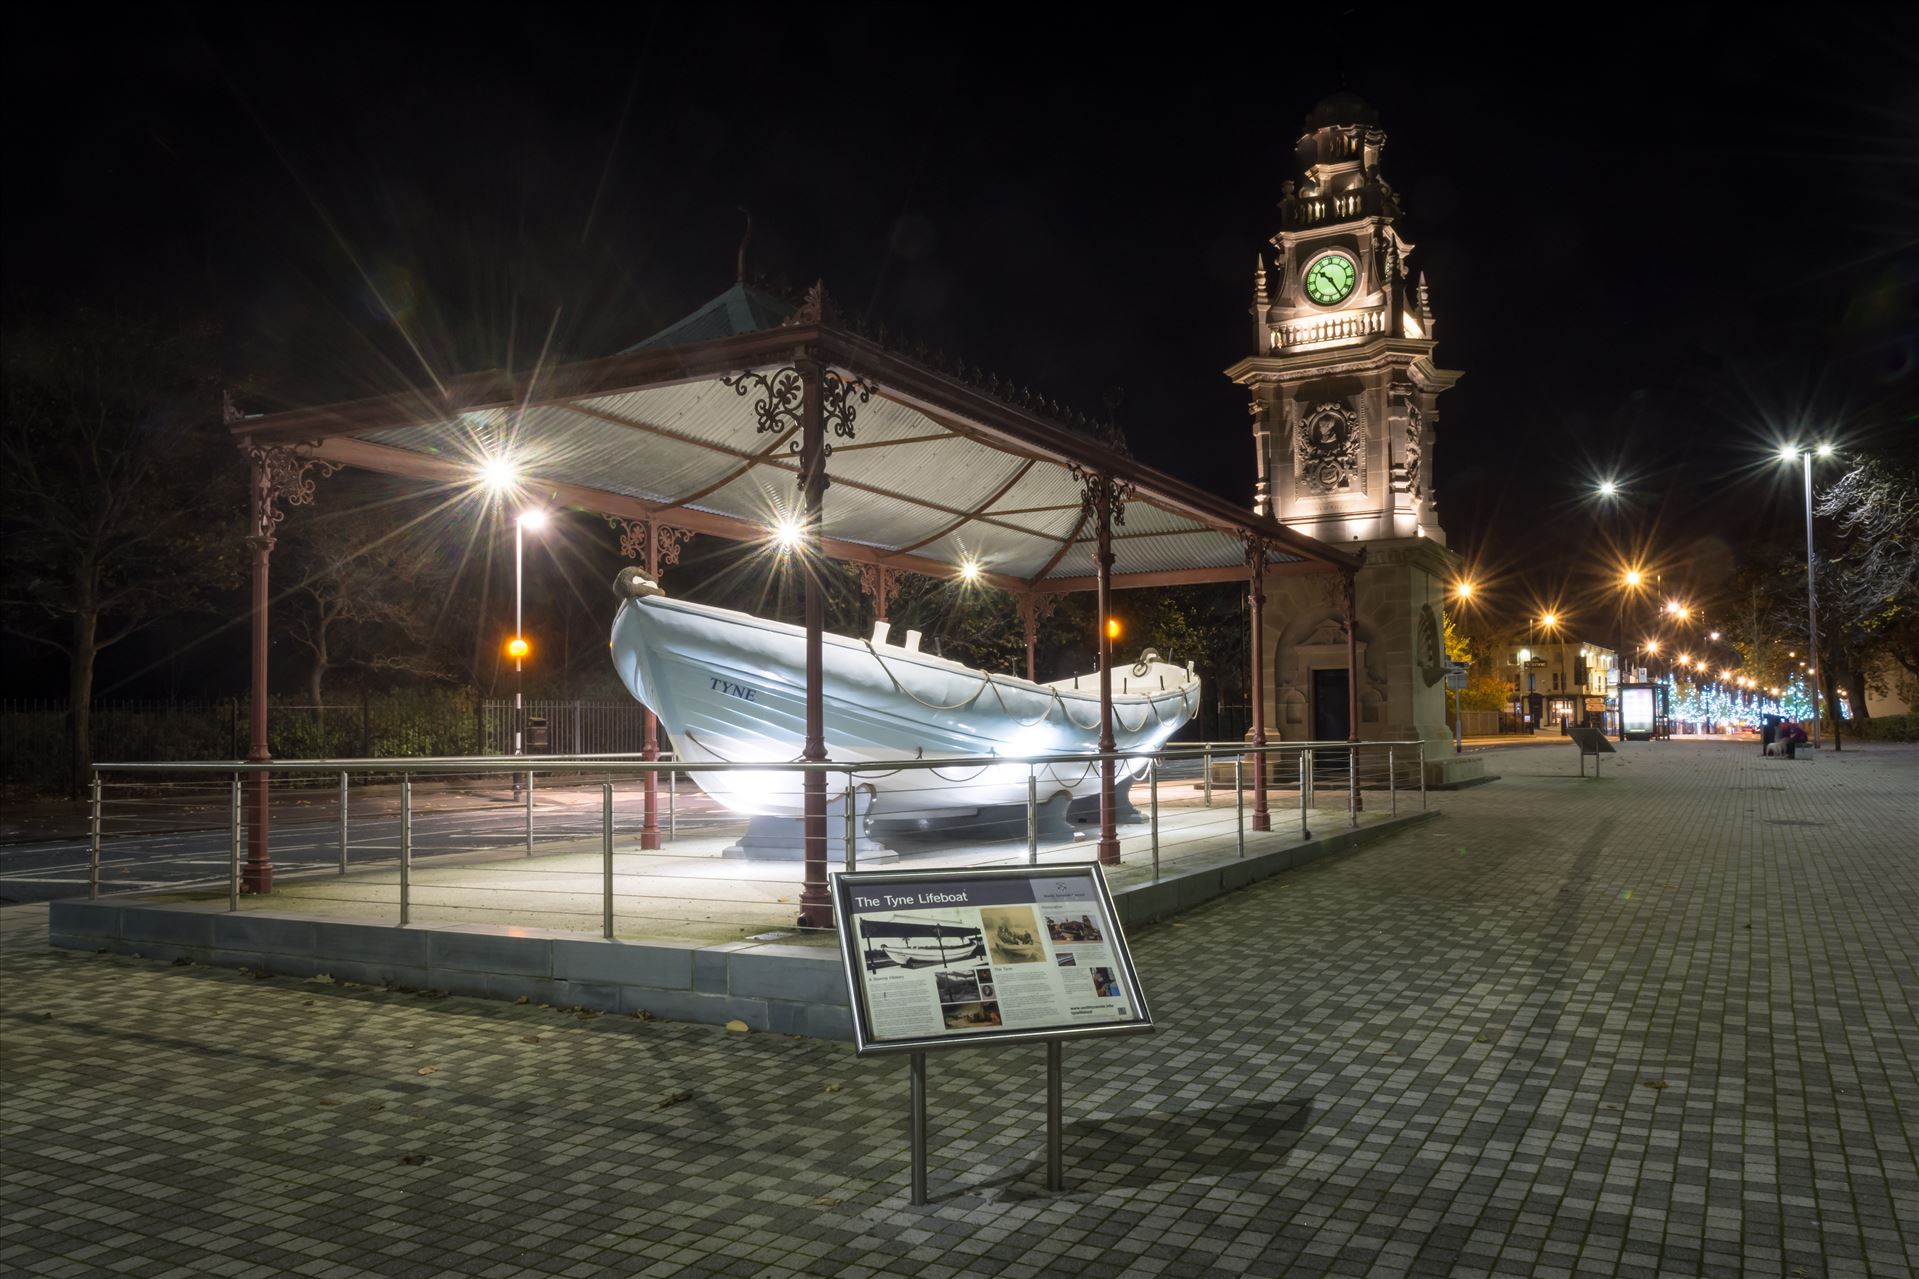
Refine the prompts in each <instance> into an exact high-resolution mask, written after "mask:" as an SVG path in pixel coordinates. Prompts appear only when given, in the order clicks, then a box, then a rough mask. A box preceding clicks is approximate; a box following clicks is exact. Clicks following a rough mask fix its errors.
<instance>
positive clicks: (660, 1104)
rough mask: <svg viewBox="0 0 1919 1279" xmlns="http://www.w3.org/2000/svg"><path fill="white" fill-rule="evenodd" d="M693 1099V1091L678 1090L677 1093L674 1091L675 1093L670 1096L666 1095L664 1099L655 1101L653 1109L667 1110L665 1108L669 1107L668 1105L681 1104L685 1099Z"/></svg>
mask: <svg viewBox="0 0 1919 1279" xmlns="http://www.w3.org/2000/svg"><path fill="white" fill-rule="evenodd" d="M692 1100H693V1094H692V1093H690V1092H676V1093H673V1094H672V1095H671V1096H668V1097H664V1098H662V1099H660V1100H659V1101H657V1102H654V1103H653V1109H655V1110H665V1109H666V1108H667V1107H668V1106H677V1105H679V1104H680V1103H681V1102H683V1101H692Z"/></svg>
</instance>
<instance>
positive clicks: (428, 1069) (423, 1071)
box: [413, 1066, 439, 1075]
mask: <svg viewBox="0 0 1919 1279" xmlns="http://www.w3.org/2000/svg"><path fill="white" fill-rule="evenodd" d="M438 1069H439V1067H438V1066H422V1067H420V1068H419V1069H418V1070H416V1071H414V1072H413V1073H414V1074H416V1075H430V1074H432V1073H433V1072H434V1071H436V1070H438Z"/></svg>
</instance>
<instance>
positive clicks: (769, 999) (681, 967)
mask: <svg viewBox="0 0 1919 1279" xmlns="http://www.w3.org/2000/svg"><path fill="white" fill-rule="evenodd" d="M1436 816H1438V814H1437V812H1431V811H1423V812H1417V813H1410V814H1408V815H1406V816H1404V817H1395V818H1390V819H1388V820H1386V821H1383V822H1379V823H1377V824H1375V825H1370V826H1366V827H1362V828H1359V829H1350V830H1344V829H1343V830H1340V831H1338V832H1336V833H1333V834H1328V835H1321V836H1319V837H1317V838H1315V839H1311V840H1306V841H1304V842H1301V843H1295V844H1290V845H1288V846H1286V847H1283V848H1277V849H1271V850H1269V851H1266V852H1261V853H1254V854H1251V855H1249V856H1247V857H1244V858H1232V859H1228V860H1223V861H1217V862H1214V863H1212V864H1209V865H1204V866H1199V867H1195V868H1192V869H1187V870H1182V871H1180V872H1179V873H1177V874H1171V875H1165V876H1162V877H1161V878H1160V879H1159V880H1158V881H1157V882H1149V883H1141V884H1129V885H1124V886H1119V887H1115V888H1114V890H1113V899H1114V904H1115V906H1116V907H1117V909H1118V911H1119V916H1120V919H1121V920H1122V921H1123V922H1124V923H1125V924H1126V925H1127V926H1128V927H1140V926H1143V925H1146V924H1150V923H1153V922H1155V921H1157V920H1161V919H1166V918H1168V917H1170V916H1173V915H1176V914H1179V913H1180V912H1182V911H1186V910H1191V909H1192V908H1194V907H1195V906H1199V905H1202V904H1204V903H1206V902H1209V901H1212V900H1214V899H1216V898H1219V897H1222V896H1224V895H1225V894H1227V893H1230V892H1236V891H1238V890H1239V889H1242V888H1246V887H1249V886H1251V885H1252V884H1255V883H1257V882H1259V881H1260V880H1263V879H1268V878H1270V877H1272V876H1274V875H1278V874H1281V873H1283V872H1285V871H1288V870H1291V869H1293V868H1294V867H1297V866H1303V865H1306V864H1308V863H1311V862H1314V861H1318V860H1320V859H1321V858H1324V857H1329V856H1331V855H1333V854H1335V853H1340V852H1345V851H1347V850H1350V849H1354V848H1358V847H1362V846H1364V845H1366V844H1370V843H1373V842H1374V841H1376V840H1379V839H1382V838H1384V837H1386V836H1388V835H1392V834H1395V833H1397V832H1399V831H1402V830H1405V829H1406V828H1408V827H1410V826H1413V825H1416V824H1417V823H1419V822H1421V821H1424V820H1426V819H1428V818H1432V817H1436ZM1281 837H1282V838H1283V836H1281ZM1265 838H1266V837H1261V839H1262V842H1264V839H1265ZM48 935H49V938H50V940H51V942H52V944H53V945H55V946H59V947H64V948H68V949H75V950H107V951H113V952H116V953H120V954H131V955H140V956H143V957H146V958H151V959H166V960H172V959H189V960H193V961H195V962H198V963H205V964H216V965H220V966H224V967H244V968H257V969H261V970H263V971H267V972H273V973H281V974H285V975H288V976H296V977H312V976H318V975H320V974H326V975H328V976H331V977H333V978H335V979H337V980H341V981H355V982H362V983H365V984H368V985H398V986H409V987H418V988H424V989H430V990H444V991H446V992H448V993H449V994H457V995H475V996H479V997H481V998H488V999H520V998H525V999H527V1000H529V1001H532V1002H537V1003H544V1004H553V1005H555V1006H557V1007H579V1008H588V1009H593V1010H595V1011H598V1012H609V1013H614V1012H617V1013H639V1012H642V1011H643V1012H645V1013H647V1014H648V1015H650V1016H654V1017H659V1018H663V1019H666V1020H669V1021H693V1022H705V1023H708V1024H713V1025H720V1024H724V1023H726V1022H729V1021H741V1022H744V1023H746V1025H747V1026H749V1027H750V1028H752V1029H754V1030H761V1031H771V1032H775V1033H780V1034H794V1035H805V1036H808V1037H810V1038H815V1039H838V1040H850V1039H852V1037H853V1023H852V1012H851V1009H850V1008H849V1007H848V1005H847V992H846V979H845V977H844V975H843V973H842V972H841V968H840V959H839V954H838V952H837V951H836V950H833V949H828V948H815V947H805V946H786V945H780V944H778V943H777V942H749V941H742V942H726V943H723V944H720V945H716V946H696V945H693V944H690V943H683V942H646V941H626V940H618V939H615V940H610V941H609V940H604V939H601V938H598V937H592V936H588V935H584V934H580V933H568V932H557V931H550V930H542V929H536V928H515V927H502V926H499V925H491V924H443V923H436V924H422V925H414V926H411V927H402V926H400V925H398V924H389V923H378V924H376V923H364V924H362V923H354V922H352V921H350V920H343V919H341V918H339V917H338V916H330V915H299V914H291V913H283V912H278V911H272V912H269V911H241V912H231V913H230V912H228V911H227V910H226V909H225V903H224V902H219V901H213V902H165V903H161V902H153V903H147V902H140V901H136V900H131V899H127V898H114V899H110V900H105V901H101V900H89V899H86V898H72V899H67V900H60V901H54V902H52V903H50V905H49V910H48Z"/></svg>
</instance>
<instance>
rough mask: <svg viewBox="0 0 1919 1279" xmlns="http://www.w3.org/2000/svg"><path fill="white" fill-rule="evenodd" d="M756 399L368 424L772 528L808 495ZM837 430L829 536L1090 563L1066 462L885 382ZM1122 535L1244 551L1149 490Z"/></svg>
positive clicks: (1138, 541)
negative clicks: (1003, 444)
mask: <svg viewBox="0 0 1919 1279" xmlns="http://www.w3.org/2000/svg"><path fill="white" fill-rule="evenodd" d="M756 398H757V395H756V393H755V392H749V393H748V394H746V395H744V396H742V395H740V394H738V393H737V392H736V391H735V390H734V389H733V388H731V387H728V386H726V385H724V384H723V383H722V382H721V381H719V380H718V379H707V380H704V381H698V382H690V383H685V384H681V385H676V386H663V387H654V388H650V389H646V390H640V391H627V392H621V393H618V394H612V395H604V396H593V397H586V398H583V399H580V400H576V401H571V402H569V403H566V404H561V405H546V406H541V407H537V408H533V409H530V410H528V411H526V412H525V413H524V414H519V415H514V414H511V413H510V412H508V411H504V410H498V409H488V410H482V411H480V412H476V413H468V414H463V415H462V416H461V417H460V418H458V419H455V420H451V421H442V422H429V423H422V424H418V425H411V426H404V427H398V428H392V429H385V430H377V431H372V432H369V433H368V434H367V435H366V437H365V438H368V439H372V440H375V441H377V442H379V443H382V444H387V445H390V446H392V447H395V448H400V449H406V450H409V451H413V452H419V453H426V454H433V455H448V454H451V455H454V456H467V457H478V456H484V455H487V454H491V453H497V452H503V451H504V452H510V453H511V454H512V455H513V456H514V457H515V459H516V461H517V463H518V465H519V466H520V469H521V471H522V473H523V474H524V475H525V477H526V481H525V482H526V483H527V485H528V487H529V488H535V489H537V488H538V486H539V484H540V482H541V481H542V480H545V481H548V482H551V483H556V484H567V485H573V486H577V487H580V488H587V489H598V490H601V491H604V492H608V493H617V494H622V495H626V496H630V497H637V498H640V499H642V500H644V501H646V502H649V503H654V504H660V505H666V506H674V505H684V506H687V507H690V508H692V509H697V510H701V511H705V512H709V513H712V514H717V515H724V516H728V517H730V518H732V519H736V520H740V521H743V522H745V523H746V524H749V525H752V526H755V527H768V526H770V525H772V524H773V523H774V522H776V521H777V520H778V519H779V518H781V517H782V516H786V515H791V514H792V513H793V512H794V511H796V510H797V508H798V503H799V494H798V480H797V473H796V472H797V457H796V455H795V453H794V451H793V449H792V447H791V445H792V443H793V442H794V441H795V440H796V439H797V435H796V434H795V433H793V432H791V431H790V430H779V431H773V432H761V431H759V430H758V429H757V425H758V423H757V421H756V418H755V414H754V407H753V405H754V400H755V399H756ZM834 442H835V443H837V444H838V445H839V446H840V447H838V448H836V449H835V450H834V452H833V454H832V456H831V457H830V459H829V461H828V464H827V474H828V477H829V488H828V491H827V495H826V499H825V507H824V511H823V513H822V516H823V524H822V531H823V532H824V533H825V534H826V535H827V536H829V537H833V538H837V539H839V540H841V541H845V542H851V543H856V544H859V545H863V546H871V547H875V548H877V549H880V550H886V551H898V550H902V549H905V548H916V549H915V550H914V554H916V555H919V556H921V557H924V558H926V559H931V560H935V561H939V562H943V563H950V564H954V565H958V564H960V563H962V562H963V561H966V560H969V559H970V560H975V561H977V562H978V563H980V564H981V566H982V567H984V568H986V569H988V570H989V571H991V572H994V573H999V574H1004V575H1006V576H1011V577H1018V578H1022V579H1026V580H1029V581H1031V580H1034V579H1035V576H1036V575H1037V574H1039V573H1040V572H1041V571H1042V570H1044V569H1046V566H1047V565H1048V564H1049V563H1050V564H1052V567H1051V569H1050V570H1048V571H1047V573H1046V576H1047V578H1048V579H1049V580H1050V579H1060V578H1079V577H1087V576H1090V575H1092V573H1093V571H1094V566H1093V542H1092V538H1091V535H1090V530H1089V529H1082V528H1080V523H1081V518H1080V504H1079V498H1080V486H1079V482H1078V481H1077V480H1076V479H1074V478H1073V476H1072V474H1071V472H1070V471H1069V470H1068V468H1067V467H1065V466H1064V465H1061V464H1060V463H1057V462H1051V461H1044V460H1034V459H1031V458H1027V457H1023V456H1020V455H1017V454H1013V453H1008V452H1005V451H1003V450H1001V449H998V448H995V447H993V446H991V445H989V444H985V443H982V442H980V441H977V440H974V439H971V438H969V437H966V436H962V435H958V434H955V433H954V432H953V431H951V430H950V429H948V428H946V427H945V426H943V425H941V424H940V423H938V422H935V421H934V420H932V419H931V418H929V417H927V416H926V415H925V414H923V413H921V412H919V411H918V410H917V409H914V408H912V407H911V406H909V405H906V404H902V403H899V402H897V401H894V400H891V399H888V398H885V397H884V396H883V395H876V396H875V397H874V398H873V399H872V400H870V401H869V402H868V403H867V404H865V405H861V406H858V408H857V416H856V419H855V425H854V437H853V439H852V440H850V441H849V440H845V439H836V440H835V441H834ZM849 446H850V447H849ZM1075 530H1078V536H1077V537H1074V534H1075ZM1114 535H1115V536H1114V549H1115V557H1116V561H1117V562H1116V564H1115V571H1116V572H1119V573H1122V574H1124V573H1153V572H1175V571H1180V570H1187V569H1205V568H1224V567H1229V566H1232V565H1236V564H1239V563H1241V562H1243V558H1244V548H1243V546H1242V545H1241V543H1240V541H1239V539H1238V538H1237V537H1236V536H1234V535H1232V534H1230V533H1224V532H1221V531H1220V530H1218V529H1217V528H1214V527H1213V526H1211V525H1209V524H1207V523H1206V522H1204V521H1202V520H1198V519H1195V518H1193V517H1192V516H1189V515H1186V514H1184V513H1182V512H1179V511H1175V510H1171V509H1167V508H1165V507H1163V506H1160V505H1157V504H1155V503H1154V502H1153V500H1152V499H1151V497H1150V496H1138V495H1136V496H1135V497H1134V498H1133V499H1132V500H1131V501H1129V502H1128V503H1127V505H1126V510H1125V521H1124V523H1123V524H1121V525H1118V526H1116V527H1115V528H1114ZM1069 537H1071V538H1074V540H1073V544H1072V545H1071V547H1070V548H1068V549H1066V551H1065V553H1064V554H1063V555H1062V554H1061V548H1062V546H1063V545H1064V543H1065V541H1066V539H1068V538H1069ZM1289 558H1290V557H1289ZM1055 561H1057V562H1055Z"/></svg>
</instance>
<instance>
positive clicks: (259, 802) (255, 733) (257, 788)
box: [240, 457, 273, 893]
mask: <svg viewBox="0 0 1919 1279" xmlns="http://www.w3.org/2000/svg"><path fill="white" fill-rule="evenodd" d="M251 470H252V483H251V485H250V486H249V487H250V491H251V493H252V495H253V499H252V500H253V511H252V514H253V528H254V535H253V536H252V537H249V538H248V539H247V549H248V550H250V551H252V552H253V671H252V676H253V679H252V698H253V704H252V707H251V711H252V716H251V718H252V721H253V723H252V732H251V735H250V736H249V738H248V741H247V762H249V763H254V764H264V763H266V762H267V761H268V760H270V759H272V758H273V756H272V754H271V753H270V752H268V750H267V605H268V600H269V596H268V594H267V592H268V576H267V574H268V568H267V558H268V557H269V556H270V555H272V554H273V538H272V536H271V529H272V528H273V516H272V511H271V504H272V501H273V498H272V494H271V492H270V491H269V489H268V487H267V486H268V485H269V484H270V483H271V480H270V478H269V477H268V476H267V475H266V474H265V473H264V472H263V470H262V465H261V459H260V458H257V457H256V458H254V459H253V462H252V467H251ZM268 798H269V797H268V793H267V774H266V773H265V772H264V771H263V772H257V773H249V774H248V775H247V863H246V868H245V870H244V871H243V872H242V874H241V879H240V886H241V887H242V888H243V889H244V890H245V891H247V892H249V893H270V892H272V891H273V856H272V852H271V850H270V849H269V847H268V840H269V838H270V833H271V832H270V824H271V823H270V818H269V815H268V807H267V806H268Z"/></svg>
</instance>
